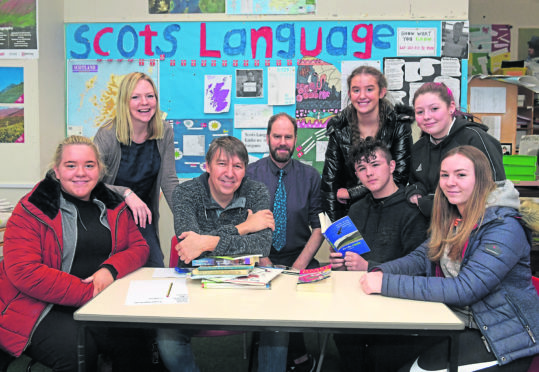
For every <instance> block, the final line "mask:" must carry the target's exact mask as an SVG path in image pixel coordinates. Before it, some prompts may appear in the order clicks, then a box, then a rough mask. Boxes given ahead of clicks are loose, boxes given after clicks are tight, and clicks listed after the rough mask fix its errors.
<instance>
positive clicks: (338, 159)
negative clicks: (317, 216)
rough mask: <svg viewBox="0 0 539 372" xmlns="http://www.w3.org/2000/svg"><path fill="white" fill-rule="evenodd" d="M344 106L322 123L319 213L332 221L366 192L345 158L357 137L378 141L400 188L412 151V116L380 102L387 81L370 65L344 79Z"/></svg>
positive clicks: (404, 109) (404, 108) (403, 108)
mask: <svg viewBox="0 0 539 372" xmlns="http://www.w3.org/2000/svg"><path fill="white" fill-rule="evenodd" d="M347 83H348V97H349V99H350V104H349V105H348V107H346V108H345V109H344V110H343V111H342V112H341V113H340V114H339V115H337V116H336V117H334V118H332V119H331V120H330V122H329V123H328V127H327V136H328V137H329V143H328V148H327V150H326V160H325V163H324V171H323V173H322V185H321V189H322V202H323V208H324V211H326V213H327V214H328V216H329V217H330V218H331V220H333V221H335V220H337V219H339V218H341V217H343V216H345V215H346V214H347V212H348V209H349V206H350V205H351V204H352V203H353V202H354V201H356V200H358V199H360V198H362V197H363V196H365V195H366V194H367V193H368V190H367V189H366V188H365V187H364V186H363V185H361V184H360V183H359V181H358V179H357V177H356V175H355V173H354V168H353V166H352V165H350V164H349V163H348V158H349V156H348V154H349V152H350V148H351V147H352V145H353V144H356V143H357V142H358V141H359V140H360V139H361V138H363V139H364V138H367V137H375V138H376V139H378V140H380V141H382V142H383V143H384V144H385V145H386V146H387V148H388V149H389V151H390V152H391V156H392V157H393V159H394V160H395V162H396V168H395V172H394V178H395V182H396V183H397V184H398V185H402V186H404V185H406V183H407V182H408V175H409V162H410V153H411V148H412V130H411V128H410V124H411V122H412V121H413V111H412V109H411V108H409V107H407V106H403V105H397V106H396V107H393V105H391V103H390V102H389V101H388V100H387V99H386V98H385V95H386V93H387V81H386V79H385V77H384V75H383V74H382V73H381V72H380V71H379V70H377V69H375V68H373V67H370V66H360V67H358V68H356V69H355V70H354V71H352V73H351V74H350V76H349V77H348V79H347Z"/></svg>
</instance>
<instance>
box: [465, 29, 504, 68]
mask: <svg viewBox="0 0 539 372" xmlns="http://www.w3.org/2000/svg"><path fill="white" fill-rule="evenodd" d="M510 59H511V26H510V25H505V24H490V25H488V24H479V25H470V55H469V61H470V62H469V64H470V65H471V73H472V75H489V74H493V73H494V72H495V71H497V70H499V69H500V68H501V67H502V61H509V60H510Z"/></svg>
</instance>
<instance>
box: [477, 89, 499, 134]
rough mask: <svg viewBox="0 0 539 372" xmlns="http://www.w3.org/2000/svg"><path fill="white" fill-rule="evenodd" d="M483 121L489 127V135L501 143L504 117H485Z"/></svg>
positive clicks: (482, 118)
mask: <svg viewBox="0 0 539 372" xmlns="http://www.w3.org/2000/svg"><path fill="white" fill-rule="evenodd" d="M504 89H505V88H504ZM481 121H482V122H483V124H485V125H486V126H487V127H488V134H490V135H491V136H492V137H494V138H496V139H497V140H498V141H499V140H500V136H501V132H502V117H501V116H498V115H496V116H486V115H485V116H483V117H481Z"/></svg>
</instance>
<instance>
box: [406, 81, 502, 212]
mask: <svg viewBox="0 0 539 372" xmlns="http://www.w3.org/2000/svg"><path fill="white" fill-rule="evenodd" d="M413 102H414V109H415V118H416V121H417V125H418V126H419V128H421V130H422V131H423V135H422V137H421V138H420V139H419V140H418V141H417V142H416V143H414V146H413V147H412V159H411V164H410V181H409V182H410V185H409V186H408V187H407V188H406V197H407V198H408V200H409V201H410V202H411V203H413V204H416V205H417V206H418V207H419V210H420V211H421V213H423V215H424V216H426V217H428V218H430V215H431V211H432V202H433V198H434V191H435V190H436V186H437V185H438V178H439V169H440V162H441V160H442V157H443V156H444V155H445V154H446V153H447V152H448V151H449V150H451V149H453V148H455V147H457V146H462V145H470V146H473V147H476V148H477V149H479V150H481V152H482V153H483V154H485V156H486V157H487V160H488V162H489V164H490V169H491V171H492V175H493V177H494V181H502V180H504V179H505V171H504V169H503V163H502V149H501V145H500V142H499V141H498V140H497V139H495V138H494V137H492V136H491V135H489V134H488V133H487V129H488V128H487V126H486V125H483V124H479V123H474V122H472V121H469V120H468V117H467V115H465V114H464V113H462V112H460V111H459V110H457V109H456V106H455V100H454V98H453V94H452V93H451V91H450V90H449V88H447V86H446V85H445V84H443V83H425V84H423V85H422V86H421V87H420V88H419V89H418V90H417V91H416V93H415V95H414V101H413Z"/></svg>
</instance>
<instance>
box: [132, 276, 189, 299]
mask: <svg viewBox="0 0 539 372" xmlns="http://www.w3.org/2000/svg"><path fill="white" fill-rule="evenodd" d="M185 281H186V279H185V278H178V279H169V280H132V281H131V282H130V283H129V289H128V290H127V297H126V299H125V304H126V305H156V304H181V303H187V302H188V301H189V295H188V292H187V284H186V282H185Z"/></svg>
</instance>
